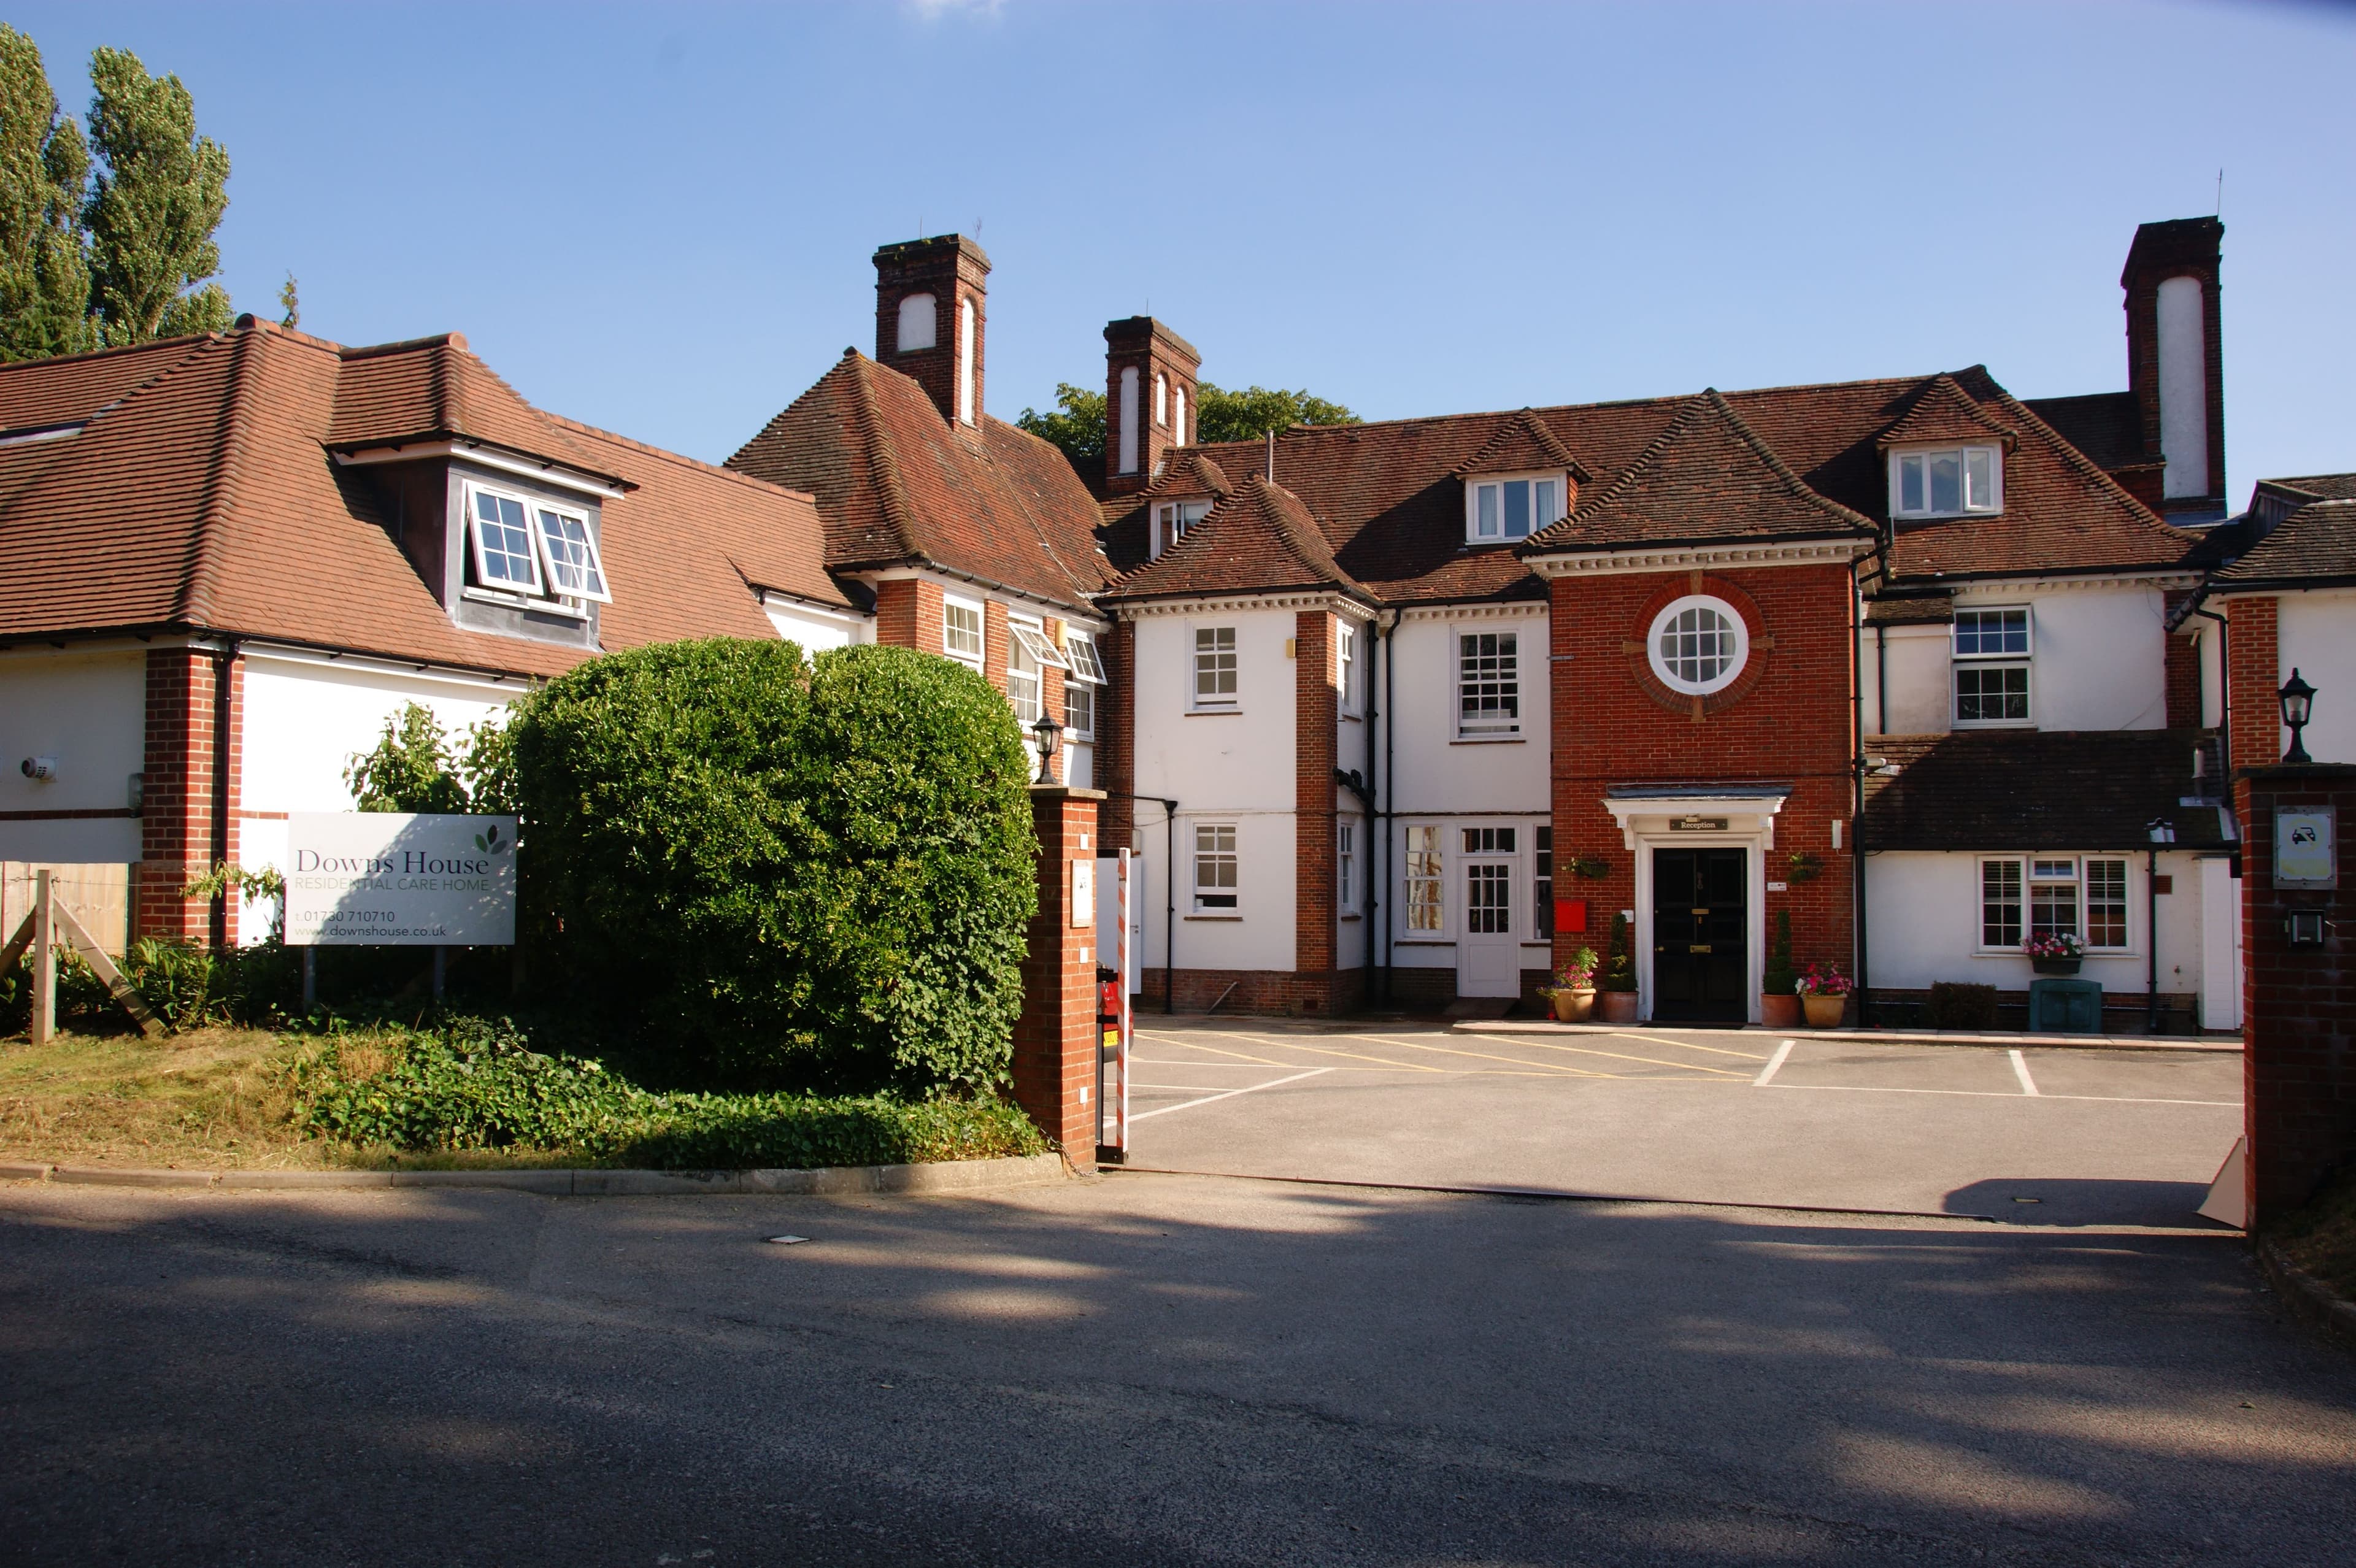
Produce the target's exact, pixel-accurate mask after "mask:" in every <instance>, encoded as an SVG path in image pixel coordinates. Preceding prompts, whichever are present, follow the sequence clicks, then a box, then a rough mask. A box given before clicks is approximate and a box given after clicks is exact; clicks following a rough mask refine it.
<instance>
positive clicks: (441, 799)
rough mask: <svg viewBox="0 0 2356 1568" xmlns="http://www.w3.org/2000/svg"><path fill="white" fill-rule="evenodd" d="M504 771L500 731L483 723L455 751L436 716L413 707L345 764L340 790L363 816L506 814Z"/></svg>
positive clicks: (509, 800) (509, 804) (509, 791)
mask: <svg viewBox="0 0 2356 1568" xmlns="http://www.w3.org/2000/svg"><path fill="white" fill-rule="evenodd" d="M507 766H508V734H507V730H506V728H505V727H504V726H502V725H500V724H498V723H496V722H494V721H491V720H485V721H484V722H482V723H480V724H477V725H476V726H474V727H473V728H472V729H470V730H468V731H466V733H465V735H464V736H463V737H462V738H461V739H460V740H459V741H458V742H457V744H456V745H455V746H454V745H452V743H451V742H450V741H449V740H448V739H447V738H446V737H445V736H444V734H443V733H442V725H441V722H440V720H436V719H435V718H434V710H433V709H430V708H428V707H426V706H425V705H424V704H423V703H422V702H412V703H409V704H408V705H406V706H405V707H403V708H402V710H401V711H400V712H399V713H396V714H394V715H393V716H392V717H391V718H390V719H387V720H385V721H384V732H383V733H382V734H381V735H380V736H379V737H378V738H377V743H376V744H375V745H374V746H373V747H371V748H370V749H369V750H368V751H365V752H359V753H358V754H356V755H354V756H353V757H352V758H351V759H350V760H349V761H348V763H346V764H345V767H344V784H345V785H346V787H347V788H348V789H349V790H350V791H351V792H352V803H353V804H354V805H357V806H359V808H360V809H361V810H362V811H416V812H441V813H451V812H469V811H487V812H507V811H512V810H514V809H515V806H514V803H513V786H512V784H511V783H510V781H509V777H508V773H507Z"/></svg>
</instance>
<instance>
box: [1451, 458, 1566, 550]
mask: <svg viewBox="0 0 2356 1568" xmlns="http://www.w3.org/2000/svg"><path fill="white" fill-rule="evenodd" d="M1564 493H1565V486H1564V484H1563V476H1562V475H1560V474H1514V475H1505V474H1500V475H1495V476H1494V477H1491V478H1484V479H1468V480H1466V481H1465V482H1464V538H1465V540H1466V542H1467V543H1470V544H1504V543H1505V542H1506V541H1507V540H1510V539H1527V538H1529V537H1530V536H1531V535H1532V534H1534V533H1537V531H1538V530H1539V529H1540V528H1547V527H1549V526H1550V525H1552V524H1555V523H1558V522H1560V521H1561V520H1562V497H1563V495H1564Z"/></svg>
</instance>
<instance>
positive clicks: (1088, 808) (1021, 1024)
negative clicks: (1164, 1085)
mask: <svg viewBox="0 0 2356 1568" xmlns="http://www.w3.org/2000/svg"><path fill="white" fill-rule="evenodd" d="M1099 798H1100V797H1099V796H1098V793H1097V792H1096V791H1094V790H1069V789H1063V788H1060V787H1055V786H1040V787H1035V788H1034V789H1033V791H1032V795H1031V821H1032V826H1033V828H1034V829H1035V830H1036V832H1037V833H1038V835H1039V912H1038V913H1037V914H1036V915H1034V916H1033V917H1032V921H1031V927H1030V948H1029V951H1028V952H1027V953H1026V954H1025V955H1024V956H1023V1014H1022V1017H1021V1018H1020V1019H1017V1020H1016V1022H1015V1025H1014V1063H1013V1067H1014V1098H1015V1101H1016V1103H1017V1104H1021V1105H1022V1107H1023V1110H1024V1111H1026V1112H1028V1113H1029V1114H1030V1116H1031V1119H1032V1120H1033V1121H1034V1122H1036V1123H1037V1124H1038V1125H1039V1128H1040V1130H1041V1131H1042V1132H1044V1133H1045V1134H1046V1135H1047V1136H1049V1137H1051V1138H1053V1139H1055V1143H1056V1145H1057V1147H1060V1148H1062V1149H1063V1151H1064V1154H1065V1157H1066V1158H1068V1159H1069V1160H1070V1161H1071V1162H1072V1163H1073V1164H1074V1165H1076V1166H1079V1167H1081V1168H1084V1169H1089V1168H1094V1167H1095V1165H1096V1155H1097V1104H1096V1082H1097V988H1096V958H1097V955H1096V947H1097V944H1098V934H1099V933H1098V930H1097V928H1096V926H1095V925H1094V924H1088V925H1074V924H1073V923H1072V903H1071V894H1072V862H1073V861H1075V860H1094V859H1096V856H1097V841H1096V830H1097V805H1098V799H1099Z"/></svg>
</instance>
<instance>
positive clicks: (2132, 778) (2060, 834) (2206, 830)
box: [1863, 730, 2225, 850]
mask: <svg viewBox="0 0 2356 1568" xmlns="http://www.w3.org/2000/svg"><path fill="white" fill-rule="evenodd" d="M2212 734H2213V731H2198V730H2103V731H2069V730H2046V731H2037V730H1962V731H1955V732H1954V733H1953V734H1948V735H1889V736H1877V737H1875V738H1873V739H1872V740H1870V741H1868V742H1867V745H1866V750H1867V751H1868V752H1870V753H1872V754H1873V755H1874V756H1877V757H1882V758H1886V759H1887V760H1888V762H1889V763H1890V765H1892V766H1894V767H1895V768H1896V769H1897V770H1898V771H1897V773H1895V774H1894V775H1885V774H1882V773H1878V772H1875V771H1872V770H1869V771H1868V773H1867V774H1866V802H1865V826H1864V831H1863V837H1864V838H1865V842H1866V843H1867V845H1868V846H1869V847H1870V848H1874V849H1949V850H1953V849H1987V850H2000V849H2019V850H2037V849H2046V850H2068V849H2142V848H2145V847H2146V846H2147V844H2148V842H2149V837H2150V835H2149V830H2148V827H2147V824H2149V823H2150V822H2151V821H2152V820H2153V819H2155V818H2166V819H2167V820H2169V821H2170V822H2172V823H2174V824H2175V825H2176V843H2177V848H2180V849H2181V848H2212V847H2215V846H2219V845H2222V843H2224V842H2225V838H2224V833H2223V828H2222V824H2221V822H2220V821H2219V813H2218V811H2217V808H2216V807H2214V806H2193V805H2184V804H2182V803H2183V801H2184V799H2185V798H2186V797H2187V796H2194V795H2202V794H2204V793H2205V792H2204V790H2203V789H2202V788H2201V784H2200V781H2199V780H2198V779H2196V778H2195V777H2194V775H2193V762H2192V759H2193V754H2194V752H2196V751H2198V750H2200V749H2201V747H2203V746H2204V745H2205V744H2206V743H2207V742H2208V741H2209V739H2210V738H2211V735H2212Z"/></svg>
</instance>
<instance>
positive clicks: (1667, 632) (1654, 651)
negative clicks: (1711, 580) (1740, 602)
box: [1644, 593, 1751, 697]
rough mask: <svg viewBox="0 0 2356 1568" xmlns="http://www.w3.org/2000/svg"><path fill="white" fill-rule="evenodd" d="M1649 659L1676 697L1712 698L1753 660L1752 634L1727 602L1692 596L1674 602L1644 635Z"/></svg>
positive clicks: (1731, 683)
mask: <svg viewBox="0 0 2356 1568" xmlns="http://www.w3.org/2000/svg"><path fill="white" fill-rule="evenodd" d="M1644 656H1645V658H1646V659H1647V660H1648V661H1649V662H1650V663H1651V665H1652V667H1653V674H1654V676H1655V677H1656V678H1658V679H1659V681H1660V682H1661V684H1662V685H1664V686H1665V687H1667V688H1669V689H1670V690H1671V691H1674V692H1676V693H1678V694H1680V695H1682V696H1686V697H1708V696H1709V695H1710V694H1711V693H1712V692H1717V691H1723V690H1725V689H1726V688H1728V687H1730V686H1731V685H1733V684H1734V681H1735V678H1736V677H1738V676H1740V675H1741V673H1742V667H1743V666H1744V665H1745V664H1747V663H1749V662H1750V658H1751V632H1750V628H1748V627H1747V626H1745V625H1744V624H1742V615H1741V613H1740V611H1738V610H1736V609H1735V607H1734V606H1733V605H1731V604H1730V603H1727V602H1726V601H1725V600H1723V599H1716V598H1712V597H1711V596H1710V595H1708V594H1707V593H1688V594H1687V595H1686V596H1685V597H1684V598H1682V599H1673V600H1671V601H1670V602H1669V603H1667V604H1666V605H1665V606H1664V607H1663V608H1662V610H1661V612H1660V613H1658V614H1656V615H1655V616H1654V617H1653V624H1652V626H1651V628H1650V629H1649V630H1648V631H1647V632H1646V633H1645V635H1644Z"/></svg>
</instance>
